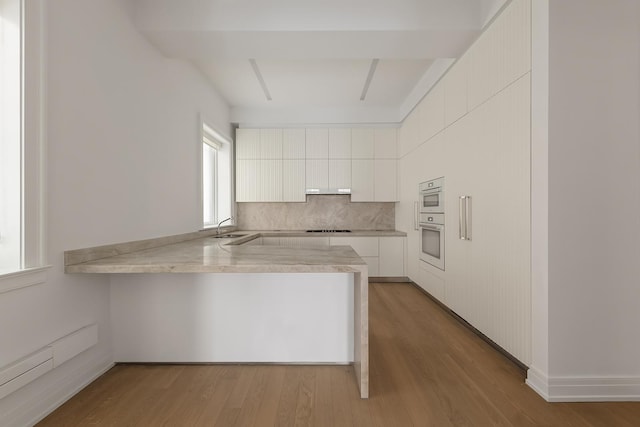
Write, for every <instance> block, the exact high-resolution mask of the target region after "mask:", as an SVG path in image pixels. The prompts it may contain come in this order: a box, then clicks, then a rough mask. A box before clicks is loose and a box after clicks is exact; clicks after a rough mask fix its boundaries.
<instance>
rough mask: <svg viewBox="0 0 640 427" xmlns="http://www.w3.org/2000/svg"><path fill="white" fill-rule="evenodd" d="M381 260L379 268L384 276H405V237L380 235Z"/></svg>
mask: <svg viewBox="0 0 640 427" xmlns="http://www.w3.org/2000/svg"><path fill="white" fill-rule="evenodd" d="M378 240H379V249H378V250H379V254H380V260H379V262H378V268H379V269H380V276H382V277H404V276H405V272H404V251H405V249H404V247H405V238H404V237H400V236H390V237H379V238H378Z"/></svg>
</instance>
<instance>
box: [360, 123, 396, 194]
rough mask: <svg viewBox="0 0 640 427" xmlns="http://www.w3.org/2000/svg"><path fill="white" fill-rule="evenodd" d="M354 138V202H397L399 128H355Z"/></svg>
mask: <svg viewBox="0 0 640 427" xmlns="http://www.w3.org/2000/svg"><path fill="white" fill-rule="evenodd" d="M351 136H352V142H351V153H352V156H353V158H352V159H351V201H352V202H395V201H397V200H398V195H397V188H396V186H397V160H396V159H397V149H398V131H397V129H396V128H376V129H352V131H351Z"/></svg>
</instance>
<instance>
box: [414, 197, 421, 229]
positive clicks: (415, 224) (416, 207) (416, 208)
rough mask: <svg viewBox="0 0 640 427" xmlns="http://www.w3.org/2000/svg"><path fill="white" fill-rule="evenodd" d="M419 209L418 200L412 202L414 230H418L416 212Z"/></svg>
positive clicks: (418, 216) (418, 215)
mask: <svg viewBox="0 0 640 427" xmlns="http://www.w3.org/2000/svg"><path fill="white" fill-rule="evenodd" d="M419 211H420V202H413V229H414V230H420V225H419V222H420V220H419V218H420V214H419V213H418V212H419Z"/></svg>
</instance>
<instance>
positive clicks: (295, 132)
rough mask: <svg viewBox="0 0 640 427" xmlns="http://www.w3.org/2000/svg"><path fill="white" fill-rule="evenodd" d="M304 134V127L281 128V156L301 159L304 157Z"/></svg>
mask: <svg viewBox="0 0 640 427" xmlns="http://www.w3.org/2000/svg"><path fill="white" fill-rule="evenodd" d="M305 145H306V136H305V130H304V129H283V130H282V158H283V159H302V160H304V159H305V158H306V154H305V153H306V147H305Z"/></svg>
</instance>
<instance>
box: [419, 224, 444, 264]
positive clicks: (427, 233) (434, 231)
mask: <svg viewBox="0 0 640 427" xmlns="http://www.w3.org/2000/svg"><path fill="white" fill-rule="evenodd" d="M420 259H421V260H422V261H425V262H428V263H429V264H431V265H433V266H434V267H437V268H439V269H440V270H444V225H440V224H422V223H421V224H420Z"/></svg>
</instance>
